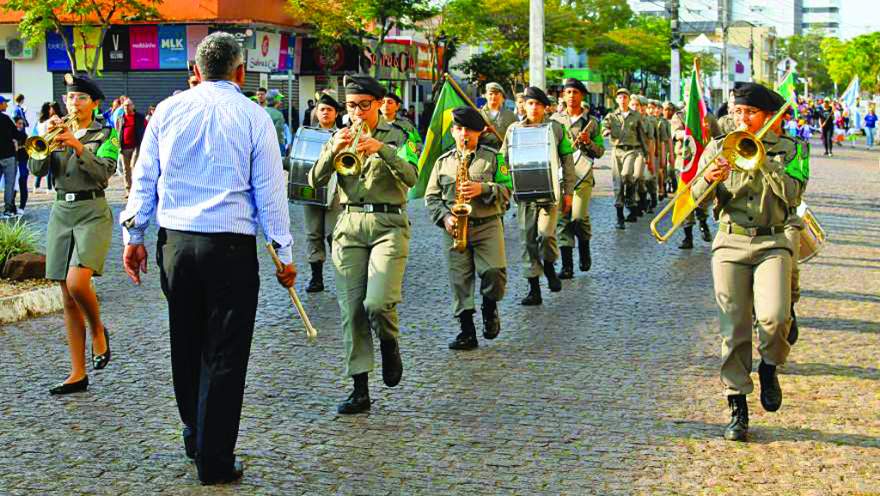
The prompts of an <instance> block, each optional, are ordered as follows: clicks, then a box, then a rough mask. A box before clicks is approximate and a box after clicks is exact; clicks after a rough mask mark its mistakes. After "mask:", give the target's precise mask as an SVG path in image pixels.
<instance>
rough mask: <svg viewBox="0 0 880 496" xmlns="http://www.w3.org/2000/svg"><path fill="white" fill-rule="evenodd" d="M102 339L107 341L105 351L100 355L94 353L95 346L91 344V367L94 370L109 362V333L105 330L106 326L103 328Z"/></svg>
mask: <svg viewBox="0 0 880 496" xmlns="http://www.w3.org/2000/svg"><path fill="white" fill-rule="evenodd" d="M104 341H106V342H107V351H105V352H104V353H102V354H100V355H95V348H94V346H92V368H93V369H95V370H101V369H103V368H104V367H106V366H107V364H108V363H110V356H111V354H110V333H109V332H107V328H106V327H105V328H104Z"/></svg>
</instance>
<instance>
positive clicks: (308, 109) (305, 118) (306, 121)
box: [302, 100, 315, 127]
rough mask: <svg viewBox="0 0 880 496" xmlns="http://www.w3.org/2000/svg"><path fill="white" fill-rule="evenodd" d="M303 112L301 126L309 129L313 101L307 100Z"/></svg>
mask: <svg viewBox="0 0 880 496" xmlns="http://www.w3.org/2000/svg"><path fill="white" fill-rule="evenodd" d="M307 105H308V106H307V107H306V110H305V112H303V118H302V125H303V126H306V127H309V126H311V125H312V114H313V113H314V112H315V101H314V100H309V102H308V104H307Z"/></svg>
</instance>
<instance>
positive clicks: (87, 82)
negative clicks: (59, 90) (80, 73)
mask: <svg viewBox="0 0 880 496" xmlns="http://www.w3.org/2000/svg"><path fill="white" fill-rule="evenodd" d="M64 84H65V86H67V91H75V92H77V93H85V94H87V95H89V96H90V97H92V100H103V99H104V92H103V91H101V88H99V87H98V85H97V84H95V82H94V81H92V80H91V79H88V78H84V77H77V76H74V75H73V74H65V75H64Z"/></svg>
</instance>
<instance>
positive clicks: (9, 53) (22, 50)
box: [6, 38, 35, 60]
mask: <svg viewBox="0 0 880 496" xmlns="http://www.w3.org/2000/svg"><path fill="white" fill-rule="evenodd" d="M34 52H35V50H34V48H33V47H29V46H27V44H26V43H25V40H24V39H22V38H6V58H7V60H25V59H32V58H34V55H35V53H34Z"/></svg>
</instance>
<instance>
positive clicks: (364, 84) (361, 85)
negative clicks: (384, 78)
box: [345, 74, 385, 98]
mask: <svg viewBox="0 0 880 496" xmlns="http://www.w3.org/2000/svg"><path fill="white" fill-rule="evenodd" d="M345 92H346V93H348V94H349V95H370V96H373V97H376V98H382V97H384V96H385V88H383V87H382V85H381V84H379V81H376V79H374V78H372V77H370V76H367V75H363V74H358V75H354V76H346V77H345Z"/></svg>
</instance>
